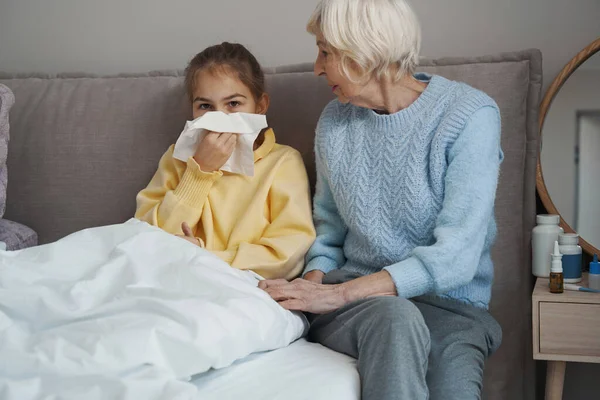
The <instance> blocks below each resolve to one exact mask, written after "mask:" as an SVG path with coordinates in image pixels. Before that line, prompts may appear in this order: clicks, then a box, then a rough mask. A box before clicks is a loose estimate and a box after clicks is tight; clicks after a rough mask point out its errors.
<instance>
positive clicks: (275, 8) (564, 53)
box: [0, 0, 600, 86]
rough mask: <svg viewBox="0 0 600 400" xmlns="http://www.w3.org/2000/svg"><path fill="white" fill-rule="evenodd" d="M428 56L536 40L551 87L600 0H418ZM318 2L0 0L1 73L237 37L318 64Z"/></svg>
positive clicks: (171, 62) (262, 53)
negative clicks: (313, 28) (313, 22)
mask: <svg viewBox="0 0 600 400" xmlns="http://www.w3.org/2000/svg"><path fill="white" fill-rule="evenodd" d="M413 3H414V7H415V10H416V11H417V13H418V15H419V17H420V18H421V21H422V25H423V54H424V55H427V56H435V57H437V56H469V55H482V54H490V53H495V52H500V51H513V50H520V49H524V48H531V47H536V48H539V49H541V50H542V52H543V53H544V68H545V71H546V74H545V76H546V82H545V83H546V86H547V85H548V84H549V82H550V81H551V79H552V78H553V77H554V76H555V75H556V74H557V72H558V71H559V70H560V69H561V68H562V66H563V65H564V64H565V63H566V62H567V61H568V60H569V59H570V58H571V57H572V56H573V55H574V54H575V53H577V51H578V50H579V49H581V48H583V47H584V46H585V45H586V44H588V43H589V42H591V41H592V40H593V39H595V38H596V37H598V36H600V22H599V21H600V1H599V0H570V1H565V0H501V1H498V0H452V1H447V0H413ZM316 4H317V0H238V1H231V0H230V1H216V0H169V1H165V0H0V70H3V71H8V72H31V71H35V72H51V73H54V72H93V73H101V74H105V73H118V72H145V71H148V70H155V69H171V68H183V66H184V65H185V63H186V61H187V60H188V59H189V58H190V57H191V56H192V55H193V54H194V53H196V52H198V51H200V50H202V49H203V48H204V47H206V46H208V45H210V44H214V43H217V42H219V41H223V40H230V41H240V42H243V43H244V44H246V45H248V46H249V47H250V48H251V50H252V51H254V52H255V54H256V55H257V57H258V58H259V60H260V61H261V62H262V63H263V65H265V66H274V65H280V64H288V63H296V62H302V61H312V60H313V57H314V56H315V47H314V43H313V40H312V39H311V37H310V36H309V35H308V34H306V33H305V32H304V25H305V23H306V20H307V19H308V17H309V15H310V13H311V11H312V9H313V8H314V6H315V5H316Z"/></svg>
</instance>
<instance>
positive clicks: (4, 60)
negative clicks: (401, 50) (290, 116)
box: [0, 0, 600, 400]
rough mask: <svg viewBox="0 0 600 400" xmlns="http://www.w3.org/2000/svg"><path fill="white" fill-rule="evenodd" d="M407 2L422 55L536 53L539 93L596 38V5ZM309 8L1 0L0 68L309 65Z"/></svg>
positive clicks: (303, 0) (254, 0)
mask: <svg viewBox="0 0 600 400" xmlns="http://www.w3.org/2000/svg"><path fill="white" fill-rule="evenodd" d="M413 3H414V7H415V10H416V11H417V13H418V15H419V17H420V19H421V22H422V26H423V52H422V53H423V55H426V56H433V57H439V56H473V55H483V54H491V53H496V52H501V51H513V50H520V49H525V48H531V47H535V48H539V49H541V50H542V52H543V55H544V71H545V74H544V75H545V85H544V87H545V88H546V87H548V85H549V84H550V82H551V81H552V79H553V78H554V76H556V74H557V73H558V71H560V69H561V68H562V67H563V65H564V64H565V63H566V62H567V61H568V60H569V59H570V58H571V57H573V56H574V55H575V54H576V53H577V52H578V51H579V50H580V49H581V48H583V47H584V46H586V45H587V44H588V43H589V42H591V41H592V40H593V39H595V38H597V37H599V36H600V0H569V1H566V0H413ZM316 4H317V0H238V1H233V0H229V1H218V0H210V1H209V0H168V1H166V0H0V71H6V72H34V71H35V72H48V73H56V72H92V73H100V74H112V73H119V72H145V71H149V70H156V69H180V68H183V67H184V66H185V64H186V62H187V61H188V60H189V58H191V56H193V55H194V54H195V53H196V52H198V51H200V50H202V49H203V48H204V47H206V46H208V45H211V44H214V43H217V42H219V41H223V40H229V41H239V42H242V43H244V44H246V45H247V46H248V47H249V48H250V49H251V50H252V51H253V52H254V53H255V54H256V56H257V57H258V58H259V60H260V61H261V63H262V64H263V65H265V66H275V65H281V64H289V63H296V62H304V61H312V60H313V58H314V56H315V54H316V49H315V46H314V41H313V39H312V38H311V37H310V36H309V35H308V34H306V33H305V32H304V25H305V23H306V20H307V19H308V17H309V15H310V13H311V11H312V9H313V8H314V6H315V5H316ZM596 93H600V92H596ZM570 368H571V367H569V369H568V372H567V386H566V387H565V397H564V398H565V399H567V400H570V399H576V398H579V395H578V394H577V393H580V392H577V391H578V390H579V391H581V390H584V389H582V388H581V385H580V384H581V382H580V381H576V378H577V377H579V376H583V375H582V371H583V373H584V375H585V371H588V372H589V371H593V370H592V369H585V368H588V367H587V366H585V367H581V368H579V369H578V371H577V372H578V373H577V374H576V375H573V374H569V371H570ZM569 376H571V378H570V377H569ZM586 376H588V377H591V376H592V374H591V373H589V374H588V375H586ZM589 380H590V381H593V382H591V383H590V382H587V379H586V382H583V383H584V384H585V383H588V385H589V386H590V387H592V386H593V385H595V381H594V380H593V379H589ZM575 383H576V384H575ZM532 384H533V382H532Z"/></svg>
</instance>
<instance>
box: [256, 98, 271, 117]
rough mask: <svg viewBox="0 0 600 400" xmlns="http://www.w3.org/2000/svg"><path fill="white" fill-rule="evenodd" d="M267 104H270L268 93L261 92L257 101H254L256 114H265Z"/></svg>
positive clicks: (267, 107)
mask: <svg viewBox="0 0 600 400" xmlns="http://www.w3.org/2000/svg"><path fill="white" fill-rule="evenodd" d="M269 104H271V99H270V98H269V95H268V94H266V93H263V94H262V95H261V96H260V99H258V102H257V103H256V114H263V115H264V114H266V113H267V111H268V110H269Z"/></svg>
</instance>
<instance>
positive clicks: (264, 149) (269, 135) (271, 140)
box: [254, 128, 276, 162]
mask: <svg viewBox="0 0 600 400" xmlns="http://www.w3.org/2000/svg"><path fill="white" fill-rule="evenodd" d="M275 143H276V140H275V132H273V129H272V128H268V129H267V130H266V131H265V140H264V141H263V143H262V144H261V145H260V147H259V148H258V149H256V150H254V162H257V161H258V160H260V159H261V158H264V157H266V156H267V155H268V154H269V153H270V152H271V150H273V147H275Z"/></svg>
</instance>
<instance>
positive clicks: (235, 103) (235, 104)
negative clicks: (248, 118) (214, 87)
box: [229, 101, 241, 108]
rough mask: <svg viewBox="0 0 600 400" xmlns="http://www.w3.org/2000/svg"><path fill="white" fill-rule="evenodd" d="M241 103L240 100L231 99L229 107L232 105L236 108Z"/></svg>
mask: <svg viewBox="0 0 600 400" xmlns="http://www.w3.org/2000/svg"><path fill="white" fill-rule="evenodd" d="M240 105H241V104H240V102H239V101H230V102H229V107H231V108H236V107H239V106H240Z"/></svg>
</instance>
